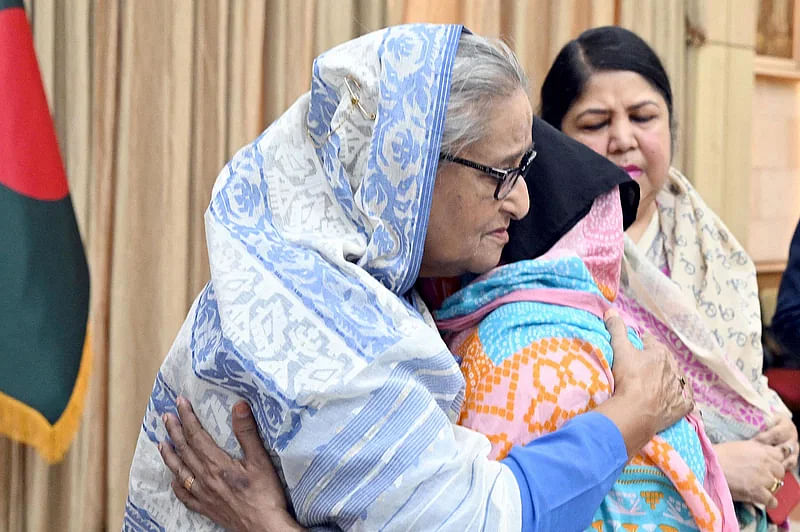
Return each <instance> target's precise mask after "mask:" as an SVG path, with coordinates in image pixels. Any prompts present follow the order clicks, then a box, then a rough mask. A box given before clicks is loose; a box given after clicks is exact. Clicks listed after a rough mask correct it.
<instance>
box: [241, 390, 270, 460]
mask: <svg viewBox="0 0 800 532" xmlns="http://www.w3.org/2000/svg"><path fill="white" fill-rule="evenodd" d="M233 434H234V435H235V436H236V439H237V440H238V441H239V445H240V446H241V447H242V451H243V452H244V461H245V462H250V463H253V464H266V463H267V462H270V459H269V455H268V454H267V451H266V450H265V449H264V443H263V442H262V441H261V435H260V434H259V432H258V425H257V424H256V419H255V418H254V417H253V411H252V410H251V409H250V405H249V404H247V401H239V402H238V403H236V404H235V405H233ZM270 465H271V463H270Z"/></svg>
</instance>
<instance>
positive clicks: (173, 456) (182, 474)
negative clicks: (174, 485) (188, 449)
mask: <svg viewBox="0 0 800 532" xmlns="http://www.w3.org/2000/svg"><path fill="white" fill-rule="evenodd" d="M158 452H159V453H160V454H161V459H162V460H163V461H164V464H165V465H166V466H167V467H168V468H169V470H170V471H172V476H174V477H175V479H176V480H177V481H178V482H183V481H184V480H185V478H186V476H187V475H188V474H190V473H189V471H188V470H187V468H186V466H185V465H184V463H183V460H181V457H180V456H178V454H177V453H176V452H175V450H174V449H173V448H172V445H170V444H169V443H166V442H161V443H159V444H158Z"/></svg>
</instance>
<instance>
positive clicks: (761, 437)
mask: <svg viewBox="0 0 800 532" xmlns="http://www.w3.org/2000/svg"><path fill="white" fill-rule="evenodd" d="M754 439H755V440H756V441H758V442H761V443H765V444H767V445H780V444H782V443H785V442H787V441H788V440H790V439H792V432H791V430H790V429H789V428H788V427H786V426H785V425H784V424H783V423H780V422H778V423H777V424H776V425H773V426H772V427H771V428H769V429H767V430H765V431H764V432H761V433H759V434H758V435H756V436H755V438H754Z"/></svg>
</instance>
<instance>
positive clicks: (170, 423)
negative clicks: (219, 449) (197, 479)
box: [162, 413, 204, 481]
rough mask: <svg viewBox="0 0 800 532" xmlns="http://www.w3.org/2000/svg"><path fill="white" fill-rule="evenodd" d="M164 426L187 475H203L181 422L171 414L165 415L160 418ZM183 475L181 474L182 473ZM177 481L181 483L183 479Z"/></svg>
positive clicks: (201, 465)
mask: <svg viewBox="0 0 800 532" xmlns="http://www.w3.org/2000/svg"><path fill="white" fill-rule="evenodd" d="M162 419H163V420H164V425H165V426H166V427H167V433H168V434H169V437H170V439H171V440H172V444H173V446H174V448H175V452H176V453H177V455H178V456H179V457H180V459H181V461H182V462H183V464H184V465H185V466H186V470H187V471H188V474H193V475H198V474H201V473H203V471H204V469H203V464H202V463H201V462H200V460H198V458H197V456H196V455H195V454H194V452H193V451H192V448H191V447H190V446H189V444H188V443H187V441H186V437H185V435H184V434H185V430H184V427H183V426H182V425H181V422H180V421H179V420H178V418H177V417H175V416H174V415H173V414H169V413H166V414H164V415H163V416H162ZM182 474H183V473H182ZM178 480H181V481H183V480H184V479H183V478H179V479H178Z"/></svg>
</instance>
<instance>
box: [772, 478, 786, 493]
mask: <svg viewBox="0 0 800 532" xmlns="http://www.w3.org/2000/svg"><path fill="white" fill-rule="evenodd" d="M782 486H783V480H780V479H777V478H776V479H775V483H774V484H773V485H772V487H771V488H770V489H769V492H770V493H772V494H774V493H775V492H776V491H778V490H779V489H781V487H782Z"/></svg>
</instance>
